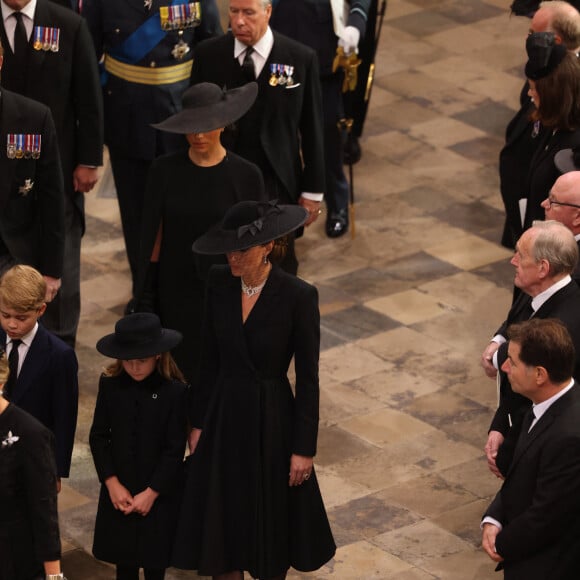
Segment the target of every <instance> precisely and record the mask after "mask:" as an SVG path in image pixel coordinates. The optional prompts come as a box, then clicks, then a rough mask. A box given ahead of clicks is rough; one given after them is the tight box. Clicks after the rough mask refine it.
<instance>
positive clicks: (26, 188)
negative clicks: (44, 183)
mask: <svg viewBox="0 0 580 580" xmlns="http://www.w3.org/2000/svg"><path fill="white" fill-rule="evenodd" d="M33 187H34V181H32V179H25V180H24V185H21V186H20V187H19V188H18V193H19V194H20V195H22V196H23V197H26V196H27V195H28V194H29V193H30V192H31V191H32V188H33Z"/></svg>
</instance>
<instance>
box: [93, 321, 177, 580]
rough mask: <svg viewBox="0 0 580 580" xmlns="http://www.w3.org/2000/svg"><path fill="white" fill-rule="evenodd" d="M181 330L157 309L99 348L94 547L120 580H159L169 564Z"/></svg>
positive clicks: (120, 327)
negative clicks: (176, 354)
mask: <svg viewBox="0 0 580 580" xmlns="http://www.w3.org/2000/svg"><path fill="white" fill-rule="evenodd" d="M180 340H181V335H180V334H179V333H178V332H176V331H173V330H168V329H164V328H161V324H160V322H159V318H158V316H157V315H156V314H152V313H146V312H143V313H137V314H131V315H129V316H126V317H125V318H123V319H121V320H119V321H118V322H117V324H116V325H115V333H114V334H109V335H107V336H105V337H103V338H102V339H101V340H99V342H98V343H97V350H98V351H99V352H100V353H101V354H104V355H106V356H109V357H111V358H116V359H117V361H116V362H114V363H113V364H111V365H110V366H109V367H108V368H107V369H106V371H105V373H104V374H103V376H102V377H101V380H100V382H99V394H98V396H97V404H96V407H95V414H94V418H93V424H92V426H91V432H90V436H89V441H90V445H91V452H92V454H93V459H94V462H95V467H96V470H97V473H98V476H99V480H100V481H101V484H102V485H101V493H100V496H99V507H98V511H97V521H96V523H95V539H94V544H93V553H94V555H95V557H97V558H99V559H100V560H105V561H107V562H112V563H114V564H116V565H117V580H138V578H139V568H144V569H145V578H146V580H162V579H163V577H164V575H165V568H167V566H168V565H169V555H170V551H171V545H172V541H173V534H174V531H175V522H176V518H177V509H178V507H179V499H180V497H181V484H182V477H181V476H182V469H183V467H182V465H183V454H184V452H185V441H186V436H187V415H186V409H185V407H186V385H185V384H184V381H183V377H182V375H181V373H180V372H179V369H178V368H177V367H176V365H175V362H174V361H173V359H172V357H171V355H170V354H169V350H170V349H171V348H173V347H174V346H175V345H177V344H178V343H179V341H180Z"/></svg>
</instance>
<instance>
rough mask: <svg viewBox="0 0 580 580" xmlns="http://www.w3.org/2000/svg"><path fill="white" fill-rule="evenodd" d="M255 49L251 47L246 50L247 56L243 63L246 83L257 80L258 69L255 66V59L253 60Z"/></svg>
mask: <svg viewBox="0 0 580 580" xmlns="http://www.w3.org/2000/svg"><path fill="white" fill-rule="evenodd" d="M253 52H254V49H253V48H252V47H251V46H248V48H246V55H245V56H244V62H243V63H242V75H243V77H244V80H245V81H246V82H248V83H249V82H251V81H255V80H256V67H255V66H254V59H253V58H252V53H253Z"/></svg>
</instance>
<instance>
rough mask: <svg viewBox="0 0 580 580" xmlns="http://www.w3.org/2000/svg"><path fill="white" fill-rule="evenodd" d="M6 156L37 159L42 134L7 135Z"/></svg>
mask: <svg viewBox="0 0 580 580" xmlns="http://www.w3.org/2000/svg"><path fill="white" fill-rule="evenodd" d="M7 141H8V142H7V144H6V156H7V157H8V159H22V158H23V157H24V159H30V158H32V159H39V158H40V146H41V141H42V135H31V134H26V135H24V134H15V133H10V134H9V135H8V139H7Z"/></svg>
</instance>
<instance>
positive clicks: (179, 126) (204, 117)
mask: <svg viewBox="0 0 580 580" xmlns="http://www.w3.org/2000/svg"><path fill="white" fill-rule="evenodd" d="M257 96H258V84H257V83H248V84H247V85H244V86H243V87H239V88H237V89H232V90H230V91H226V90H222V89H221V88H220V87H218V86H217V85H214V84H213V83H199V84H198V85H193V86H191V87H189V88H188V89H187V90H186V91H185V92H184V93H183V97H182V107H183V108H182V110H181V111H180V112H179V113H176V114H175V115H172V116H171V117H169V118H167V119H165V121H162V122H161V123H155V124H153V125H151V126H152V127H155V128H156V129H161V130H162V131H168V132H169V133H181V134H183V135H186V134H188V133H207V132H208V131H215V130H216V129H221V128H222V127H226V126H227V125H230V124H231V123H233V122H234V121H237V120H238V119H239V118H240V117H241V116H242V115H244V114H245V113H247V112H248V110H249V109H250V107H251V106H252V105H253V103H254V101H255V100H256V97H257Z"/></svg>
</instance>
